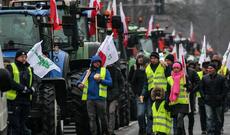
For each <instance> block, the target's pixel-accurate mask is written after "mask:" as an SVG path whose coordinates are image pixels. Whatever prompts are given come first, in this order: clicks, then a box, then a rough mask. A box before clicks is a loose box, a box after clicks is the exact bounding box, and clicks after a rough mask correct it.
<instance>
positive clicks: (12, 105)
mask: <svg viewBox="0 0 230 135" xmlns="http://www.w3.org/2000/svg"><path fill="white" fill-rule="evenodd" d="M26 59H27V55H26V52H25V51H22V50H19V51H17V53H16V56H15V62H14V63H11V64H9V65H7V67H6V68H7V70H8V71H9V72H10V74H11V76H12V78H13V79H12V81H11V82H10V83H11V90H9V91H7V93H6V96H7V100H8V101H7V105H8V114H9V117H8V121H9V128H8V132H9V133H12V134H11V135H24V134H26V135H30V134H31V131H30V130H29V129H28V128H27V127H26V120H27V118H28V115H29V112H30V107H31V94H32V93H33V91H34V89H33V87H32V83H33V81H32V80H33V71H32V69H31V68H30V67H29V64H28V63H27V61H26Z"/></svg>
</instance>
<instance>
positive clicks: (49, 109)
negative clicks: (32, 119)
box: [41, 84, 57, 135]
mask: <svg viewBox="0 0 230 135" xmlns="http://www.w3.org/2000/svg"><path fill="white" fill-rule="evenodd" d="M41 101H42V113H43V115H42V124H43V127H42V134H43V135H55V134H56V127H57V103H56V100H55V87H54V85H52V84H44V85H42V86H41Z"/></svg>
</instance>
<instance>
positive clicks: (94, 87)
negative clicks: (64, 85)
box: [76, 56, 112, 100]
mask: <svg viewBox="0 0 230 135" xmlns="http://www.w3.org/2000/svg"><path fill="white" fill-rule="evenodd" d="M95 61H101V59H100V57H99V56H93V57H92V59H91V74H90V75H89V78H88V83H89V84H88V97H87V100H105V98H103V97H100V96H99V83H101V84H103V85H106V86H112V79H111V75H110V72H109V71H108V70H107V69H106V76H105V79H104V80H101V81H100V82H97V81H96V80H94V75H95V74H100V68H97V69H95V68H93V67H92V65H93V64H92V63H93V62H95ZM86 73H87V71H85V72H84V73H83V75H82V76H81V78H80V80H78V81H77V82H76V85H77V86H78V85H79V84H80V83H81V82H82V81H83V79H84V77H85V75H86Z"/></svg>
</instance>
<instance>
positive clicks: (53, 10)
mask: <svg viewBox="0 0 230 135" xmlns="http://www.w3.org/2000/svg"><path fill="white" fill-rule="evenodd" d="M50 20H51V23H53V27H54V30H60V29H62V26H61V25H60V24H61V20H60V19H59V18H58V12H57V5H56V1H55V0H50Z"/></svg>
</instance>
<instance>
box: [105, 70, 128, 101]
mask: <svg viewBox="0 0 230 135" xmlns="http://www.w3.org/2000/svg"><path fill="white" fill-rule="evenodd" d="M108 70H109V72H110V75H111V78H112V80H113V84H112V86H111V87H108V94H107V95H108V96H107V100H108V101H113V100H116V99H118V98H119V96H120V95H121V93H122V90H123V89H124V86H125V80H124V77H123V75H122V72H121V70H120V69H119V68H118V67H116V66H111V67H108Z"/></svg>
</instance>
